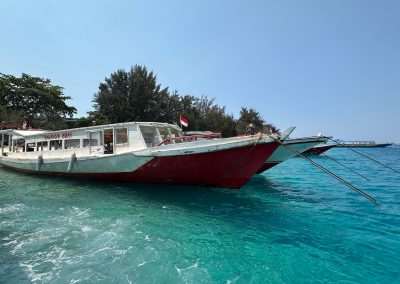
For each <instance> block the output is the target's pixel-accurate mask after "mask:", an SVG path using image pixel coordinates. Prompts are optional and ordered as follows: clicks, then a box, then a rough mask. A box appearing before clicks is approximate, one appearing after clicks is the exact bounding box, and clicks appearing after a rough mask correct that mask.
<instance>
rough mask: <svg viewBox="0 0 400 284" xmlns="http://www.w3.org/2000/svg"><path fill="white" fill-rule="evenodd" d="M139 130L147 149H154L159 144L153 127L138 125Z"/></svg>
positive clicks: (156, 132)
mask: <svg viewBox="0 0 400 284" xmlns="http://www.w3.org/2000/svg"><path fill="white" fill-rule="evenodd" d="M139 128H140V131H141V132H142V135H143V139H144V141H145V142H146V145H147V147H154V146H156V145H157V144H158V143H159V142H158V141H159V136H158V131H157V129H156V128H155V127H154V126H143V125H139Z"/></svg>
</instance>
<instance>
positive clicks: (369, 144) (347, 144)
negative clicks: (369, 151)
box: [337, 141, 392, 148]
mask: <svg viewBox="0 0 400 284" xmlns="http://www.w3.org/2000/svg"><path fill="white" fill-rule="evenodd" d="M390 145H392V143H381V144H377V143H375V141H342V142H340V143H339V144H337V147H354V148H383V147H387V146H390Z"/></svg>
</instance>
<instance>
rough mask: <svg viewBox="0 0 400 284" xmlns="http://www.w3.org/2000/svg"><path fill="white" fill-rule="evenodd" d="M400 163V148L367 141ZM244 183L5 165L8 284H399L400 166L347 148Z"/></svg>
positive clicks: (0, 232) (0, 214)
mask: <svg viewBox="0 0 400 284" xmlns="http://www.w3.org/2000/svg"><path fill="white" fill-rule="evenodd" d="M365 151H368V152H369V153H371V154H373V155H374V156H373V157H374V158H376V159H379V160H380V161H382V162H384V163H386V164H388V165H390V166H392V167H395V168H397V169H398V170H400V148H386V149H369V150H365ZM328 154H329V155H331V156H332V157H334V158H336V159H339V160H340V161H342V162H343V163H345V164H346V165H347V166H350V167H351V168H353V169H354V170H357V171H359V172H360V173H361V174H363V175H365V176H367V177H369V178H370V181H365V180H363V179H362V178H360V177H359V176H357V175H355V174H353V173H351V172H349V171H347V170H346V169H344V168H342V167H341V166H339V165H338V164H335V163H334V162H332V161H331V160H329V159H327V158H324V157H317V158H315V160H316V161H317V162H318V163H320V164H322V165H324V166H326V167H327V168H329V169H330V170H332V171H333V172H335V173H337V174H339V175H340V176H341V177H343V178H344V179H346V180H348V181H350V182H352V183H353V184H354V185H356V186H357V187H359V188H361V189H363V190H365V191H366V192H368V193H369V194H371V195H372V196H374V197H375V198H376V199H378V200H379V201H380V202H381V204H382V205H381V206H375V205H373V204H372V203H370V202H369V201H367V200H366V199H364V198H363V197H361V196H359V195H358V194H356V193H354V192H353V191H351V190H349V189H348V188H346V187H345V186H343V185H341V184H339V183H338V182H337V181H336V180H333V179H332V178H331V177H329V176H327V175H326V174H324V173H322V172H320V171H319V170H318V169H316V168H314V167H313V166H311V165H310V164H308V163H307V162H305V161H304V160H302V159H301V158H295V159H292V160H289V161H287V162H285V163H284V164H281V165H279V166H277V167H276V168H274V169H271V170H270V171H268V172H265V173H264V174H263V175H260V176H255V177H254V178H253V179H252V180H251V181H250V182H249V183H248V184H247V185H246V186H244V187H243V188H242V189H240V190H237V191H236V190H226V189H215V188H207V187H195V186H165V185H139V184H127V183H111V182H110V183H104V182H93V181H85V180H78V179H74V180H73V179H71V180H68V179H61V178H47V177H36V176H32V175H26V174H19V173H15V172H12V171H8V170H5V169H4V168H0V283H24V282H38V283H42V282H50V283H66V282H70V283H91V282H103V283H131V282H132V283H210V282H214V283H249V282H253V283H305V282H325V283H333V282H339V281H341V282H342V283H352V282H353V283H355V282H360V283H400V174H397V173H395V172H394V171H390V170H389V169H385V168H383V167H382V166H379V165H377V164H374V163H372V162H371V161H369V160H366V159H365V158H362V157H360V156H358V155H356V154H354V153H353V152H351V151H349V150H347V149H333V150H331V151H330V152H328Z"/></svg>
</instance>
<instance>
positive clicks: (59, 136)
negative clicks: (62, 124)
mask: <svg viewBox="0 0 400 284" xmlns="http://www.w3.org/2000/svg"><path fill="white" fill-rule="evenodd" d="M71 137H72V133H71V132H66V133H57V134H44V135H43V138H44V139H45V140H56V139H66V138H71Z"/></svg>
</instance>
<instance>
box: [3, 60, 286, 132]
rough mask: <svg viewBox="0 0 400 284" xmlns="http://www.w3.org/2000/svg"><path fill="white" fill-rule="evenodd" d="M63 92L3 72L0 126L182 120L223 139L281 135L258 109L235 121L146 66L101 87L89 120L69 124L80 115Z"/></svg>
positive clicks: (44, 82) (38, 80) (44, 81)
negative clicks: (250, 130)
mask: <svg viewBox="0 0 400 284" xmlns="http://www.w3.org/2000/svg"><path fill="white" fill-rule="evenodd" d="M69 99H70V97H68V96H65V95H64V93H63V88H62V87H60V86H56V85H52V84H51V81H50V80H49V79H43V78H39V77H33V76H30V75H27V74H22V75H21V77H15V76H12V75H5V74H2V73H0V122H6V123H8V124H19V125H22V122H23V121H24V119H26V120H27V121H28V123H29V124H30V125H32V126H33V127H36V128H46V129H60V128H66V127H84V126H89V125H100V124H107V123H119V122H128V121H158V122H167V123H175V124H178V122H179V115H182V116H184V117H185V118H186V119H187V120H188V121H189V127H188V128H186V129H185V130H188V131H189V130H195V131H205V130H209V131H213V132H221V134H222V135H223V137H230V136H234V135H237V134H244V133H245V131H246V126H248V125H249V124H253V125H254V127H255V130H256V131H263V132H269V133H271V132H278V131H279V130H278V129H277V128H276V127H275V126H274V125H272V124H269V123H267V122H265V120H264V119H263V117H262V116H261V114H260V113H259V112H258V111H256V110H255V109H254V108H247V107H242V109H241V110H240V117H239V118H238V119H235V118H234V116H233V115H232V114H228V113H227V112H226V109H225V107H224V106H223V107H221V106H219V105H218V104H217V103H216V102H215V99H213V98H208V97H207V96H201V97H196V96H193V95H181V94H180V93H179V92H178V91H177V90H174V91H172V92H171V91H169V89H168V87H161V84H160V83H158V82H157V76H156V75H155V74H154V73H153V72H149V71H148V70H147V68H146V67H145V66H140V65H135V66H132V67H131V68H130V70H128V71H125V70H122V69H120V70H117V71H116V72H114V73H112V74H111V75H110V76H109V77H106V78H105V79H104V81H103V82H101V83H100V84H99V87H98V91H97V92H96V93H95V94H94V95H93V100H92V102H93V103H94V105H93V107H94V110H93V111H91V112H89V113H88V116H87V117H81V118H79V119H74V120H66V118H67V117H72V116H73V115H74V114H75V113H76V108H75V107H73V106H69V105H68V104H67V103H66V101H67V100H69Z"/></svg>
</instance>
